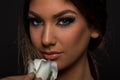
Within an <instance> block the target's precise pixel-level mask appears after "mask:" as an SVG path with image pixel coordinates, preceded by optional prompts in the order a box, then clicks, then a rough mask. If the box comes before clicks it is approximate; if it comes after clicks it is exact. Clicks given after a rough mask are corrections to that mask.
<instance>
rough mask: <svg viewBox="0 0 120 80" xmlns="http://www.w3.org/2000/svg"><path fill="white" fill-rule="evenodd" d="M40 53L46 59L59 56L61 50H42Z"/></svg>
mask: <svg viewBox="0 0 120 80" xmlns="http://www.w3.org/2000/svg"><path fill="white" fill-rule="evenodd" d="M42 54H43V56H44V57H45V58H46V59H50V60H53V59H57V58H58V57H60V56H61V54H62V52H42Z"/></svg>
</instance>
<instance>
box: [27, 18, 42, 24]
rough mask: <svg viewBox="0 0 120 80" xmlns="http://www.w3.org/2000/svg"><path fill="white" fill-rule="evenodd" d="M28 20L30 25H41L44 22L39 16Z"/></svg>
mask: <svg viewBox="0 0 120 80" xmlns="http://www.w3.org/2000/svg"><path fill="white" fill-rule="evenodd" d="M28 20H29V23H30V25H32V26H40V25H43V24H44V23H43V21H42V20H41V19H39V18H34V17H33V18H32V17H29V18H28Z"/></svg>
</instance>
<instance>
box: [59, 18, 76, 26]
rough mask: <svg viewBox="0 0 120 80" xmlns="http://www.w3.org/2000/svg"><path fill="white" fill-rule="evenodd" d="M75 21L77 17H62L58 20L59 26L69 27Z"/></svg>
mask: <svg viewBox="0 0 120 80" xmlns="http://www.w3.org/2000/svg"><path fill="white" fill-rule="evenodd" d="M74 21H75V17H62V18H59V19H58V22H57V25H60V26H68V25H70V24H71V23H73V22H74Z"/></svg>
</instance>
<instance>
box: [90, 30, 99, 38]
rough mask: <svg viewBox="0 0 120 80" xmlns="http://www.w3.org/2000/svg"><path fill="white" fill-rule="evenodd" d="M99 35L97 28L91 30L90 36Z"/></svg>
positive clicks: (95, 36)
mask: <svg viewBox="0 0 120 80" xmlns="http://www.w3.org/2000/svg"><path fill="white" fill-rule="evenodd" d="M98 37H99V32H98V31H97V30H92V31H91V38H94V39H95V38H98Z"/></svg>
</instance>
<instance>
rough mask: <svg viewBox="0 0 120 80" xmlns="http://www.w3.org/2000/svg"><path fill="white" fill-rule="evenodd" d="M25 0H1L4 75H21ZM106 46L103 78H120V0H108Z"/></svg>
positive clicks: (0, 57)
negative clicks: (20, 41) (20, 29)
mask: <svg viewBox="0 0 120 80" xmlns="http://www.w3.org/2000/svg"><path fill="white" fill-rule="evenodd" d="M22 1H23V0H1V1H0V78H1V77H5V76H10V75H17V73H18V72H17V69H18V53H17V51H18V49H17V26H18V15H19V13H20V9H21V7H20V6H21V5H22ZM107 10H108V25H107V26H108V28H107V34H106V39H105V41H106V47H104V49H105V50H106V51H104V52H103V53H105V54H99V55H98V58H99V59H98V60H99V61H100V63H101V64H102V68H101V69H100V70H101V72H100V74H101V76H102V78H101V80H115V79H117V78H118V79H117V80H120V74H119V72H120V69H119V68H120V36H119V35H120V1H119V0H107Z"/></svg>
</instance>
